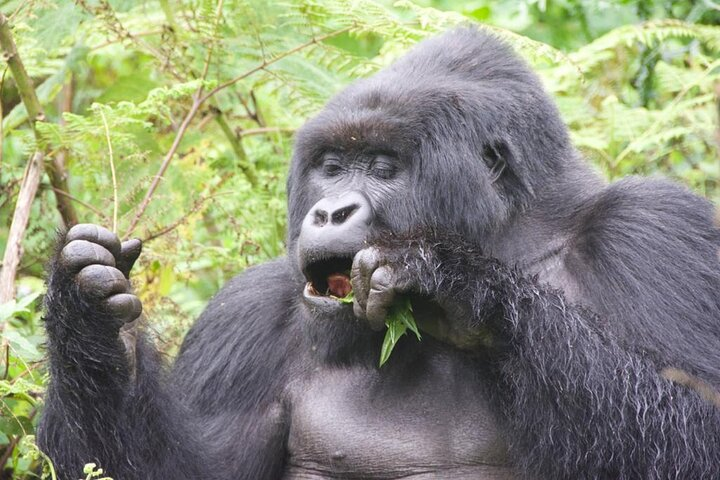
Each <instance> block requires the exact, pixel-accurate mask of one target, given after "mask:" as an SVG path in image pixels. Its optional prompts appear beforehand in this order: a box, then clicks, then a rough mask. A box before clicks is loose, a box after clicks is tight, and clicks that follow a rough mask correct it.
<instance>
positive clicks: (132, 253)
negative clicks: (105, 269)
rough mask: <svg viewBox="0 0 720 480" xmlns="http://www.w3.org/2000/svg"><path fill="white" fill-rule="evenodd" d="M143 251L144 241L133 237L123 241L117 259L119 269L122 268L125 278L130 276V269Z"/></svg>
mask: <svg viewBox="0 0 720 480" xmlns="http://www.w3.org/2000/svg"><path fill="white" fill-rule="evenodd" d="M140 252H142V242H141V241H140V240H139V239H137V238H133V239H130V240H125V241H124V242H122V245H121V247H120V258H118V259H117V262H116V263H117V265H116V267H117V269H118V270H120V271H121V272H122V273H123V275H125V278H130V269H132V267H133V265H135V261H136V260H137V259H138V257H139V256H140Z"/></svg>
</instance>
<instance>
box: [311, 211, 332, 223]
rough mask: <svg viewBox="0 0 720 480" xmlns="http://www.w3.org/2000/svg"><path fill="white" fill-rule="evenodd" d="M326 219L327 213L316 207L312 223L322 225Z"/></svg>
mask: <svg viewBox="0 0 720 480" xmlns="http://www.w3.org/2000/svg"><path fill="white" fill-rule="evenodd" d="M327 221H328V214H327V212H326V211H325V210H320V209H317V210H315V213H314V218H313V224H314V225H317V226H318V227H322V226H323V225H325V224H326V223H327Z"/></svg>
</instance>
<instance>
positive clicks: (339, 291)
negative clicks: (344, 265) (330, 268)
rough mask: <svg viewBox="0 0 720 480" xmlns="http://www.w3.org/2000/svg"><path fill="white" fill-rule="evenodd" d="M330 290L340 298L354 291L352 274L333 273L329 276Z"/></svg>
mask: <svg viewBox="0 0 720 480" xmlns="http://www.w3.org/2000/svg"><path fill="white" fill-rule="evenodd" d="M327 284H328V292H329V293H330V295H332V296H334V297H338V298H345V297H347V296H348V294H349V293H350V292H352V284H351V283H350V276H349V275H347V274H344V273H331V274H330V275H328V277H327Z"/></svg>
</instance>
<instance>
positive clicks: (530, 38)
mask: <svg viewBox="0 0 720 480" xmlns="http://www.w3.org/2000/svg"><path fill="white" fill-rule="evenodd" d="M0 12H2V14H3V15H4V17H5V18H4V19H3V21H2V22H0V23H2V26H0V40H1V39H2V32H3V31H5V32H6V33H7V34H8V38H10V37H11V38H12V39H14V42H15V44H16V45H17V54H16V55H11V56H8V55H4V56H3V58H2V59H0V72H1V73H0V107H1V111H0V114H1V116H2V123H1V128H0V252H6V253H5V257H4V258H5V260H6V261H7V259H8V258H9V257H8V253H7V252H9V251H15V252H19V253H20V255H17V256H16V258H17V259H18V260H19V263H18V266H17V268H16V269H15V268H14V267H12V268H11V267H9V266H8V265H3V269H5V277H8V275H7V274H8V273H11V275H10V283H9V284H8V283H7V279H6V285H5V286H6V287H7V286H8V285H9V286H10V287H12V288H11V290H10V291H9V292H10V293H9V295H8V294H7V293H6V294H5V298H3V297H2V296H1V295H2V294H1V293H0V338H1V344H0V358H1V359H2V360H1V361H0V468H2V473H0V479H4V478H18V479H21V478H22V479H24V478H35V477H38V476H46V477H52V475H53V473H52V469H51V468H50V466H49V465H48V464H47V463H46V462H44V461H43V459H42V454H41V453H40V452H38V451H37V449H36V448H35V447H34V444H33V433H34V429H35V423H36V419H37V416H38V411H39V409H41V408H42V391H43V388H44V384H45V382H46V380H47V378H46V373H45V370H44V368H43V363H42V358H43V354H42V342H43V330H42V322H41V316H42V312H41V298H42V293H43V288H44V287H43V269H44V265H45V263H46V261H47V259H48V257H49V256H50V255H51V254H52V251H53V245H54V242H55V240H56V237H57V232H58V230H59V229H62V228H64V227H65V226H67V225H69V224H72V223H74V222H78V221H80V222H94V223H99V224H103V225H106V226H110V227H114V228H115V230H116V231H117V232H118V234H120V235H121V236H122V237H130V236H133V237H139V238H142V239H144V240H145V250H144V254H143V256H142V257H141V260H140V262H139V265H138V266H137V267H136V269H135V271H134V281H135V283H136V286H137V289H138V291H139V293H140V295H141V297H142V299H143V302H144V306H145V311H146V312H147V314H148V317H149V318H150V319H151V321H150V322H149V323H150V325H151V327H152V329H153V330H154V331H155V332H156V333H157V337H158V343H159V345H160V348H161V349H162V350H163V351H165V352H167V353H168V355H170V356H171V355H172V354H173V353H174V352H175V350H176V349H177V347H178V344H179V342H180V341H181V339H182V337H183V335H184V333H185V331H186V330H187V328H188V327H189V325H190V324H191V322H192V321H193V319H194V318H195V317H196V316H197V314H198V313H199V312H200V311H201V310H202V308H203V306H204V305H205V303H206V302H207V300H208V299H209V297H210V296H211V295H212V294H213V293H214V292H216V291H217V290H218V288H219V287H220V286H222V284H223V283H224V282H225V281H226V280H227V279H228V278H230V277H231V276H232V275H235V274H237V273H239V272H240V271H241V270H243V269H244V268H246V267H247V266H248V265H252V264H254V263H257V262H261V261H264V260H266V259H268V258H271V257H274V256H277V255H281V254H282V253H283V248H284V245H283V242H284V234H285V198H284V188H285V173H286V170H287V166H288V161H289V158H290V155H291V148H292V139H293V132H294V131H295V129H296V128H298V127H299V126H300V125H301V124H302V123H303V122H304V121H305V120H306V119H307V118H308V117H310V116H312V115H313V114H314V113H315V112H317V111H318V109H319V108H321V106H322V105H323V103H324V102H325V101H326V100H327V99H328V98H329V97H330V96H331V95H333V94H334V93H336V92H337V91H338V90H339V89H341V88H342V87H343V86H344V85H347V84H348V83H349V82H350V81H352V79H353V78H357V77H362V76H367V75H370V74H372V73H373V72H374V71H376V70H377V69H379V68H381V67H382V66H383V65H387V64H388V63H389V62H391V61H392V60H393V59H394V58H397V57H398V56H399V55H401V54H402V53H403V52H404V51H406V50H407V49H408V48H409V47H410V46H411V45H412V44H413V43H415V42H417V41H418V40H419V39H421V38H423V37H425V36H428V35H432V34H435V33H437V32H440V31H443V30H445V29H447V28H449V27H451V26H453V25H457V24H461V23H464V22H476V23H478V24H480V25H482V26H484V28H488V29H491V30H493V31H495V32H497V34H498V35H500V36H502V37H503V38H505V39H506V40H507V41H508V42H509V43H510V44H512V45H513V46H514V47H515V48H516V49H517V50H518V51H519V52H520V53H521V55H522V56H523V57H525V58H526V59H527V60H528V61H529V62H530V63H531V64H532V65H533V67H534V68H535V69H536V70H537V71H538V72H539V74H540V75H541V77H542V78H543V80H544V82H545V85H546V88H547V89H548V90H549V91H550V92H551V93H552V95H553V96H554V97H555V98H556V100H557V102H558V105H559V107H560V110H561V112H562V114H563V116H564V118H565V121H566V122H567V124H568V125H569V127H570V129H571V131H572V136H573V139H574V141H575V143H576V145H577V147H578V148H579V149H580V151H581V152H582V153H583V155H585V156H586V157H587V158H588V159H589V161H591V162H592V163H593V164H594V165H596V166H597V168H598V169H600V170H602V171H603V172H604V173H605V174H606V176H607V177H608V178H610V179H612V178H616V177H619V176H623V175H628V174H654V173H660V174H663V175H667V176H669V177H672V178H674V179H677V180H678V181H680V182H682V183H684V184H686V185H688V186H689V187H690V188H692V189H693V190H695V191H696V192H698V193H699V194H702V195H705V196H707V197H708V198H710V199H713V200H717V199H718V196H719V195H720V189H719V188H718V182H719V181H720V162H719V157H718V145H719V143H720V127H719V126H718V125H719V122H718V115H719V113H720V103H719V101H718V98H719V97H720V60H719V59H720V2H714V1H711V0H697V1H640V2H634V1H615V2H613V1H607V0H520V1H489V0H469V1H457V0H418V1H416V2H411V1H409V0H401V1H397V2H392V1H390V0H378V1H377V2H375V1H370V0H356V1H343V0H286V1H282V2H268V1H266V0H247V1H243V0H237V1H236V0H225V1H224V2H223V1H222V0H220V1H219V2H218V0H183V1H177V0H173V1H169V0H159V1H143V0H112V1H110V0H77V1H75V2H71V1H52V0H37V1H33V0H29V1H28V0H25V1H22V0H21V1H14V0H11V1H5V2H2V5H0ZM2 46H3V50H4V51H5V52H7V51H8V49H7V48H6V47H7V38H6V39H5V41H4V42H3V45H2ZM18 58H19V59H20V60H21V61H22V62H23V64H24V66H25V69H26V72H27V75H28V77H29V78H30V79H31V80H32V82H33V84H34V88H33V90H34V92H35V96H36V97H37V101H38V103H37V104H36V107H37V106H39V107H40V108H41V109H42V113H38V114H36V113H34V112H33V113H31V114H30V115H28V113H27V112H28V110H27V109H26V106H25V105H26V104H27V102H25V103H23V95H26V94H27V93H28V92H27V88H26V87H27V86H25V87H24V86H23V85H22V82H21V81H18V79H17V78H16V77H17V75H16V74H15V73H16V72H15V70H12V69H11V68H8V63H12V62H13V61H15V60H17V59H18ZM26 96H27V95H26ZM31 110H35V108H32V107H31ZM36 152H37V153H39V154H41V155H42V156H34V153H36ZM33 158H35V159H36V160H38V159H41V160H42V165H40V166H41V167H43V168H44V171H45V173H44V174H43V175H42V176H41V177H40V183H39V186H38V190H37V194H36V195H30V197H29V198H30V200H32V202H31V203H28V204H27V208H23V207H22V202H20V203H18V198H21V197H22V196H23V192H22V190H23V188H26V186H27V183H28V179H27V178H26V179H25V180H24V175H26V174H27V172H28V170H27V166H28V165H29V164H31V163H32V162H31V159H33ZM25 194H27V190H25ZM18 205H20V206H18ZM16 210H17V211H16ZM18 211H19V213H22V211H26V212H27V213H28V214H29V218H28V220H27V228H26V229H24V230H23V229H22V228H20V229H19V230H17V225H18V222H19V223H20V224H24V222H23V221H22V219H20V220H17V221H16V227H15V228H16V230H15V231H16V232H18V231H19V232H20V233H21V236H20V237H19V238H20V239H21V241H20V242H17V241H15V240H14V239H13V237H12V235H11V223H12V222H13V216H14V215H16V218H17V214H18ZM18 247H20V248H18ZM11 270H12V271H11ZM0 287H1V285H0ZM90 475H92V474H90Z"/></svg>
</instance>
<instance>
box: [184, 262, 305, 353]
mask: <svg viewBox="0 0 720 480" xmlns="http://www.w3.org/2000/svg"><path fill="white" fill-rule="evenodd" d="M292 278H293V275H292V271H291V267H290V265H289V263H288V260H287V258H285V257H282V258H278V259H275V260H272V261H269V262H266V263H263V264H260V265H256V266H253V267H250V268H248V269H247V270H245V271H244V272H242V273H241V274H239V275H236V276H235V277H233V278H232V279H230V280H229V281H228V282H227V283H226V284H225V286H223V288H222V289H220V291H219V292H218V293H217V294H216V295H215V296H214V297H213V298H212V299H211V300H210V302H209V303H208V306H207V308H206V309H205V311H204V312H203V313H202V315H200V318H198V320H197V322H196V323H195V325H194V326H193V328H192V329H191V330H190V332H189V334H188V337H187V338H186V342H187V341H188V340H190V341H192V339H193V338H192V337H193V336H194V335H195V334H196V332H198V331H204V330H208V329H209V330H211V331H217V330H222V331H223V332H222V334H223V335H224V336H227V335H228V334H230V333H231V332H230V331H229V330H236V329H238V328H252V327H253V325H254V324H256V323H258V322H262V324H263V326H264V328H266V329H267V328H269V327H271V326H272V325H275V324H278V325H277V326H278V327H279V326H280V325H279V323H282V322H283V321H287V319H288V318H289V317H290V315H289V313H290V312H291V311H292V310H293V309H295V308H296V303H297V301H296V300H297V298H299V295H300V292H299V291H297V289H298V286H297V285H296V282H293V280H292ZM293 293H295V294H296V295H293ZM217 333H221V332H220V331H218V332H217Z"/></svg>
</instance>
